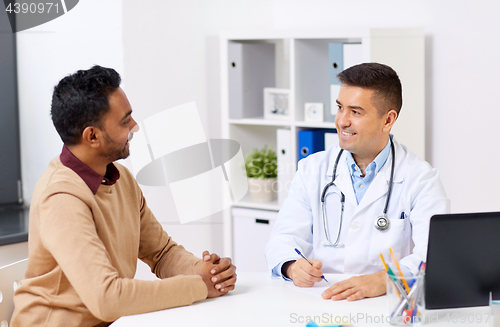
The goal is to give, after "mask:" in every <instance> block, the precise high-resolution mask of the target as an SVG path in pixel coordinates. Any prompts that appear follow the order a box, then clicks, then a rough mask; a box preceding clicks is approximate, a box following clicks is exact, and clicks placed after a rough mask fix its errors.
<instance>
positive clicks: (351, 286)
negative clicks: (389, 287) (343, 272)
mask: <svg viewBox="0 0 500 327" xmlns="http://www.w3.org/2000/svg"><path fill="white" fill-rule="evenodd" d="M385 274H386V273H385V271H384V270H381V271H379V272H377V273H374V274H369V275H361V276H355V277H351V278H349V279H346V280H344V281H341V282H338V283H336V284H334V285H332V286H331V287H330V288H328V289H327V290H326V291H324V292H323V294H321V296H322V297H323V299H325V300H327V299H332V300H334V301H338V300H343V299H346V300H347V301H356V300H359V299H363V298H367V297H376V296H380V295H383V294H385V291H386V285H385V284H386V279H385Z"/></svg>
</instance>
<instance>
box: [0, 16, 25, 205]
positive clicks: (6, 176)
mask: <svg viewBox="0 0 500 327" xmlns="http://www.w3.org/2000/svg"><path fill="white" fill-rule="evenodd" d="M20 163H21V160H20V146H19V114H18V105H17V65H16V36H15V34H14V33H12V29H11V27H10V24H9V18H8V17H7V13H6V12H5V11H0V205H2V204H8V203H20V202H22V200H21V197H20V194H19V193H20V192H19V190H18V188H19V187H20V186H19V185H20V180H21V164H20Z"/></svg>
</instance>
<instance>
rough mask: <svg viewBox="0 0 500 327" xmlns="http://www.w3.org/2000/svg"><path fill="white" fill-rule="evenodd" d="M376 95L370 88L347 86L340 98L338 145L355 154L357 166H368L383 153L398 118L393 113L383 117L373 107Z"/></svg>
mask: <svg viewBox="0 0 500 327" xmlns="http://www.w3.org/2000/svg"><path fill="white" fill-rule="evenodd" d="M373 94H374V91H373V90H371V89H366V88H362V87H358V86H350V85H346V84H344V85H342V88H341V89H340V92H339V97H338V99H337V106H338V109H337V116H336V117H335V125H336V126H337V133H338V136H339V145H340V147H341V148H342V149H344V150H347V151H349V152H351V153H352V155H353V158H354V160H355V161H356V163H357V164H358V165H359V164H360V163H364V164H366V165H368V164H369V163H370V162H372V161H373V159H375V157H376V156H377V155H378V154H379V153H380V151H382V150H383V148H384V147H385V145H386V144H387V142H388V141H389V132H390V130H391V127H392V125H393V124H394V121H395V120H396V117H397V114H396V112H395V111H394V110H390V111H389V112H387V113H386V114H384V115H382V116H380V115H379V112H378V110H377V108H375V107H374V106H373V104H372V102H373V101H372V99H373Z"/></svg>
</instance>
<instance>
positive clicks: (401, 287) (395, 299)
mask: <svg viewBox="0 0 500 327" xmlns="http://www.w3.org/2000/svg"><path fill="white" fill-rule="evenodd" d="M408 289H409V292H408ZM387 304H388V308H389V315H390V317H391V318H390V323H391V325H397V326H419V325H423V324H424V321H425V315H424V314H425V296H424V274H423V273H421V274H419V275H416V276H411V277H409V276H408V277H405V276H394V275H389V274H387Z"/></svg>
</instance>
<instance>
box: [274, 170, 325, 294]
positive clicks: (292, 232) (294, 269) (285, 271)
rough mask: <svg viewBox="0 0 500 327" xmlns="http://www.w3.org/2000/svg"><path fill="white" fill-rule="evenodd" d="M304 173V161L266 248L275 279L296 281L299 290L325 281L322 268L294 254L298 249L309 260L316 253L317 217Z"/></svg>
mask: <svg viewBox="0 0 500 327" xmlns="http://www.w3.org/2000/svg"><path fill="white" fill-rule="evenodd" d="M303 173H304V164H303V162H302V161H301V162H299V169H298V171H297V173H296V174H295V177H294V179H293V181H292V184H291V187H290V190H289V193H288V197H287V198H286V200H285V202H284V203H283V205H282V207H281V210H280V212H279V214H278V218H277V220H276V223H275V225H274V228H273V230H272V232H271V236H270V238H269V242H268V244H267V246H266V260H267V263H268V267H269V270H271V272H272V276H273V277H279V276H283V278H285V279H286V280H289V279H292V280H293V281H294V283H295V284H296V285H297V286H312V285H313V284H314V282H317V281H321V275H322V271H321V270H320V269H321V266H322V264H321V262H319V261H318V260H314V261H313V260H311V261H312V262H313V264H314V266H311V265H310V264H309V263H308V262H307V261H306V260H304V259H302V258H300V257H298V256H297V254H296V253H295V250H294V249H295V248H298V249H299V250H300V251H302V252H303V253H304V254H305V255H306V256H307V255H308V254H310V253H311V251H312V224H313V217H312V210H311V203H310V199H309V194H308V191H307V187H306V183H305V182H304V177H303ZM306 264H307V265H306ZM318 274H319V280H318V278H317V277H316V276H318Z"/></svg>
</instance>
